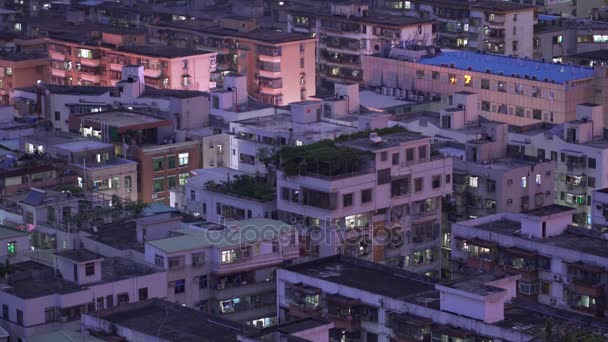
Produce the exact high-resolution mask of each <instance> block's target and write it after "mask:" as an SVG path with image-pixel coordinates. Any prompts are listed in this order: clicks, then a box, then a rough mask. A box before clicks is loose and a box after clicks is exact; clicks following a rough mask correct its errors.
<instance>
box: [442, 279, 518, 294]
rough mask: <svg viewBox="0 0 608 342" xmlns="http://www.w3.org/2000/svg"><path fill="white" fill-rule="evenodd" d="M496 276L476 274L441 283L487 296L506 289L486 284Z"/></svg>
mask: <svg viewBox="0 0 608 342" xmlns="http://www.w3.org/2000/svg"><path fill="white" fill-rule="evenodd" d="M495 278H496V277H494V276H493V275H490V274H483V275H474V276H472V277H464V278H458V279H455V280H450V281H446V282H442V283H440V284H439V285H440V286H445V287H449V288H452V289H457V290H462V291H465V292H468V293H473V294H476V295H480V296H487V295H491V294H494V293H499V292H503V291H506V290H505V289H501V288H500V287H496V286H491V285H486V283H488V282H490V281H492V280H495Z"/></svg>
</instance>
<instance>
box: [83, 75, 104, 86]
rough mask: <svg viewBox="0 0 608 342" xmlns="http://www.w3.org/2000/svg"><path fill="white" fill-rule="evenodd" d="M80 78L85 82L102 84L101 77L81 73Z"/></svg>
mask: <svg viewBox="0 0 608 342" xmlns="http://www.w3.org/2000/svg"><path fill="white" fill-rule="evenodd" d="M80 78H82V80H83V81H86V82H91V83H94V84H97V83H99V82H101V77H100V76H99V75H92V74H86V73H81V74H80Z"/></svg>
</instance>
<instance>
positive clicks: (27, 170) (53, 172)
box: [0, 154, 76, 196]
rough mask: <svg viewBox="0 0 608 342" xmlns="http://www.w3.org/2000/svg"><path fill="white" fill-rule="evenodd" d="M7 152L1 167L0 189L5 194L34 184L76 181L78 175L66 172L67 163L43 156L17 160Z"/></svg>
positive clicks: (59, 183) (43, 184) (45, 184)
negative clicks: (46, 158)
mask: <svg viewBox="0 0 608 342" xmlns="http://www.w3.org/2000/svg"><path fill="white" fill-rule="evenodd" d="M17 159H18V157H17V156H16V155H15V156H13V155H11V154H7V155H6V156H5V157H4V159H3V160H2V163H3V166H2V168H0V191H2V194H3V195H4V196H10V195H13V194H15V193H17V192H19V191H24V190H27V189H29V188H30V187H32V186H35V187H42V188H44V187H52V186H58V185H68V184H73V183H74V182H76V176H75V175H70V174H66V172H65V171H66V170H67V163H60V162H53V161H51V160H45V159H42V158H34V159H31V160H21V161H20V160H17Z"/></svg>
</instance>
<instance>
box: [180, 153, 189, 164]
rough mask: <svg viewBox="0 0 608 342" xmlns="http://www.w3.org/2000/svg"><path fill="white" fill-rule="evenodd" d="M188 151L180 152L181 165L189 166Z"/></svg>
mask: <svg viewBox="0 0 608 342" xmlns="http://www.w3.org/2000/svg"><path fill="white" fill-rule="evenodd" d="M188 157H189V154H188V153H180V154H179V155H178V158H179V166H188Z"/></svg>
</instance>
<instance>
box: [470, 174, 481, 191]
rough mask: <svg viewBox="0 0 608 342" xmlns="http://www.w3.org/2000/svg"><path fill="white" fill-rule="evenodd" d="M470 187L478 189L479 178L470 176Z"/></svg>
mask: <svg viewBox="0 0 608 342" xmlns="http://www.w3.org/2000/svg"><path fill="white" fill-rule="evenodd" d="M469 186H470V187H472V188H476V187H478V186H479V177H476V176H470V177H469Z"/></svg>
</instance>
